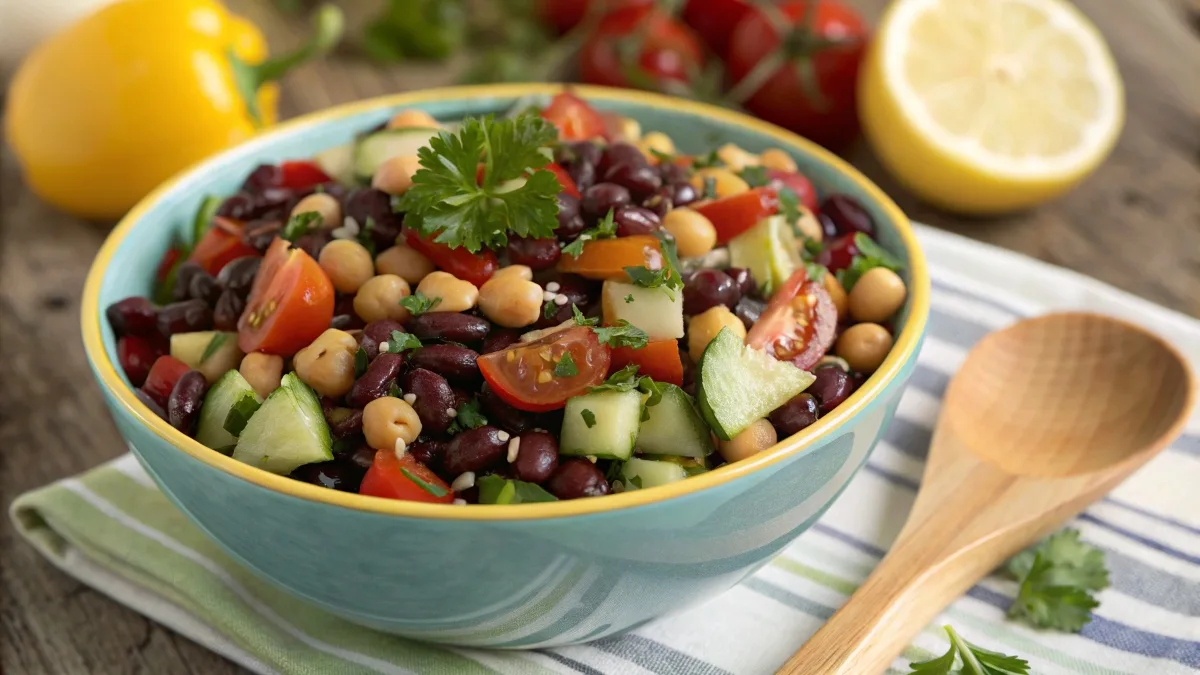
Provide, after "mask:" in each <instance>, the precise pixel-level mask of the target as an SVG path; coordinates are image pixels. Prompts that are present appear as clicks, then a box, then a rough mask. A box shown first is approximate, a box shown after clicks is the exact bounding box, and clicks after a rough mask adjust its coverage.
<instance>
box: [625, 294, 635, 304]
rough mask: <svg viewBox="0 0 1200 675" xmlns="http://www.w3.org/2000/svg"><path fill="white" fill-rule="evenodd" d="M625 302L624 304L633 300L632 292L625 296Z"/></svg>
mask: <svg viewBox="0 0 1200 675" xmlns="http://www.w3.org/2000/svg"><path fill="white" fill-rule="evenodd" d="M625 302H626V304H628V303H630V302H633V294H632V293H630V294H629V295H626V296H625Z"/></svg>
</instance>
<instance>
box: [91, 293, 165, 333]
mask: <svg viewBox="0 0 1200 675" xmlns="http://www.w3.org/2000/svg"><path fill="white" fill-rule="evenodd" d="M104 315H105V316H106V317H107V318H108V325H109V326H111V327H112V329H113V332H114V333H116V335H117V337H121V336H122V335H137V336H140V337H152V336H155V335H157V334H158V310H157V309H155V308H154V305H153V304H152V303H151V302H150V301H149V300H148V299H146V298H143V297H138V296H134V297H130V298H125V299H124V300H118V301H117V302H114V303H113V304H111V305H109V306H108V309H106V310H104Z"/></svg>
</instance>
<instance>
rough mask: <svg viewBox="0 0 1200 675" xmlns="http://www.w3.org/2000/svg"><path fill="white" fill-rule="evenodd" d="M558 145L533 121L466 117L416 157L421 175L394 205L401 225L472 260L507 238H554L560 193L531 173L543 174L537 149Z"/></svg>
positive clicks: (549, 180)
mask: <svg viewBox="0 0 1200 675" xmlns="http://www.w3.org/2000/svg"><path fill="white" fill-rule="evenodd" d="M557 139H558V132H557V130H556V129H555V127H554V125H552V124H551V123H549V122H547V121H546V120H544V119H542V118H541V117H537V116H533V115H521V116H519V117H516V118H511V119H495V118H494V117H493V116H491V115H489V116H486V117H483V118H476V117H468V118H467V119H465V120H463V124H462V127H461V128H460V130H459V131H458V132H457V133H454V134H452V133H449V132H446V131H443V132H441V133H439V134H438V135H437V136H436V137H434V138H432V139H430V142H429V146H427V147H423V148H421V149H420V150H419V151H418V152H417V157H418V159H419V161H420V163H421V167H422V168H421V169H420V170H419V171H417V173H416V174H415V175H414V176H413V186H412V188H410V189H409V191H408V192H406V193H405V194H404V197H403V198H401V199H400V203H399V205H398V209H399V210H400V211H404V212H405V213H406V214H407V215H406V216H405V224H406V225H409V226H415V227H416V228H417V229H418V230H419V231H420V232H421V233H422V234H425V235H428V236H434V235H436V236H434V241H437V242H440V243H443V244H447V245H449V246H450V247H452V248H459V247H462V248H466V249H467V250H468V251H471V252H473V253H474V252H477V251H479V250H480V249H481V248H484V247H488V248H500V247H502V246H504V245H505V244H506V243H507V242H508V235H509V234H510V233H511V234H514V235H516V236H520V237H533V238H541V237H551V236H553V235H554V228H555V226H556V225H557V223H558V219H557V217H556V216H557V214H558V201H557V199H556V197H557V195H558V193H559V191H560V190H561V189H562V186H560V185H559V183H558V179H557V178H555V176H554V174H553V173H551V172H550V171H546V170H541V169H538V170H535V171H532V173H530V170H531V169H535V168H537V167H541V166H545V164H546V155H545V154H543V153H542V148H544V147H548V146H551V145H553V144H554V143H555V142H557ZM481 162H482V164H483V168H482V171H480V170H479V165H480V163H481ZM477 172H478V173H480V174H481V175H480V176H479V180H478V181H477V180H476V174H477ZM526 174H528V176H526Z"/></svg>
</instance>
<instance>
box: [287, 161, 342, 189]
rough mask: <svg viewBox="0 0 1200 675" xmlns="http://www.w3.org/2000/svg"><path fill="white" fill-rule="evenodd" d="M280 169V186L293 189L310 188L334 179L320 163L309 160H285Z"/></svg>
mask: <svg viewBox="0 0 1200 675" xmlns="http://www.w3.org/2000/svg"><path fill="white" fill-rule="evenodd" d="M279 169H280V179H279V183H280V187H285V188H288V189H291V190H307V189H308V188H311V187H316V186H317V185H320V184H321V183H328V182H329V181H331V180H333V178H331V177H330V176H329V174H327V173H325V171H324V170H322V169H321V167H320V165H318V164H317V163H316V162H311V161H308V160H293V161H288V162H283V163H281V164H280V165H279Z"/></svg>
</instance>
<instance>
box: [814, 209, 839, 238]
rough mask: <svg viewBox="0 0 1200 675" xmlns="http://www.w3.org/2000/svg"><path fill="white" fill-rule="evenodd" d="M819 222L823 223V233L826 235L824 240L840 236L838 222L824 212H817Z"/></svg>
mask: <svg viewBox="0 0 1200 675" xmlns="http://www.w3.org/2000/svg"><path fill="white" fill-rule="evenodd" d="M817 222H818V223H820V224H821V234H822V235H824V240H825V241H829V240H830V239H834V238H835V237H837V236H838V226H837V223H835V222H833V219H832V218H830V217H829V216H828V215H826V214H824V213H818V214H817Z"/></svg>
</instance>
